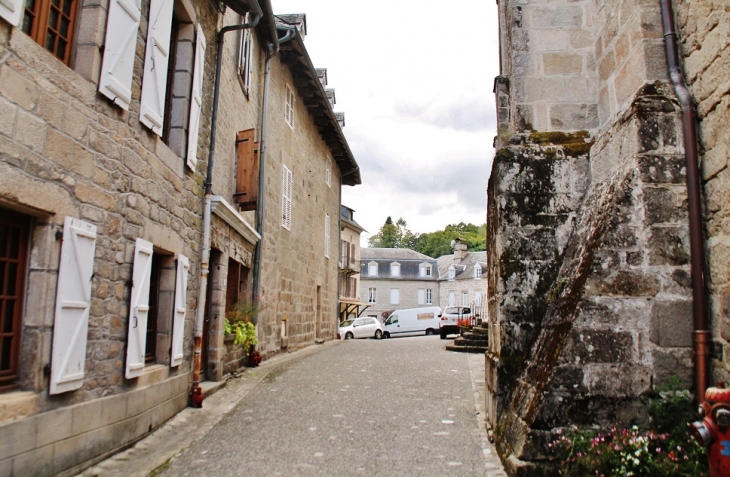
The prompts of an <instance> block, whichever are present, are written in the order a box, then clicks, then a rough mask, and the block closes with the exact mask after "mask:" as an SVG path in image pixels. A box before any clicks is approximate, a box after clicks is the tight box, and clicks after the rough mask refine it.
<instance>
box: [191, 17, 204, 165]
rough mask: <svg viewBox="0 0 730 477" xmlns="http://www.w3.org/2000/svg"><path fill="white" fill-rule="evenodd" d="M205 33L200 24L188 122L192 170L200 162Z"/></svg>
mask: <svg viewBox="0 0 730 477" xmlns="http://www.w3.org/2000/svg"><path fill="white" fill-rule="evenodd" d="M204 73H205V35H204V34H203V29H202V28H201V26H200V25H198V33H197V35H196V36H195V66H194V69H193V89H192V98H191V101H190V121H189V123H188V154H187V164H188V167H189V168H190V169H192V170H195V166H196V165H197V164H198V132H199V131H200V112H201V109H202V107H203V78H204V77H205V74H204Z"/></svg>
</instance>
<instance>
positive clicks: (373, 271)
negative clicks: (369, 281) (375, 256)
mask: <svg viewBox="0 0 730 477" xmlns="http://www.w3.org/2000/svg"><path fill="white" fill-rule="evenodd" d="M368 276H369V277H377V276H378V262H370V263H368Z"/></svg>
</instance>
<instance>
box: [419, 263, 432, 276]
mask: <svg viewBox="0 0 730 477" xmlns="http://www.w3.org/2000/svg"><path fill="white" fill-rule="evenodd" d="M432 270H433V267H431V264H429V263H422V264H421V266H420V270H419V271H420V274H419V275H420V276H421V277H427V278H430V277H431V274H432V273H433V272H432Z"/></svg>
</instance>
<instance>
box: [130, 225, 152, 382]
mask: <svg viewBox="0 0 730 477" xmlns="http://www.w3.org/2000/svg"><path fill="white" fill-rule="evenodd" d="M133 267H134V268H133V269H132V297H131V303H130V304H129V336H128V337H127V369H126V374H125V375H126V377H127V379H131V378H136V377H138V376H141V375H142V372H143V371H144V352H145V343H146V338H147V315H148V313H149V310H150V276H151V275H152V244H151V243H150V242H147V241H146V240H142V239H140V238H138V239H137V244H136V246H135V247H134V265H133Z"/></svg>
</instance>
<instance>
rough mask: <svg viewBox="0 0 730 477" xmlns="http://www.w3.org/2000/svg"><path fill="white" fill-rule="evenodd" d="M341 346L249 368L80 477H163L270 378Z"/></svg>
mask: <svg viewBox="0 0 730 477" xmlns="http://www.w3.org/2000/svg"><path fill="white" fill-rule="evenodd" d="M341 343H342V341H339V340H333V341H327V342H325V343H323V344H318V345H311V346H308V347H306V348H303V349H300V350H297V351H294V352H291V353H286V354H278V355H275V356H273V357H272V358H271V359H268V360H266V361H264V362H262V363H261V364H260V365H259V366H258V367H257V368H246V370H245V371H244V372H243V373H241V374H239V375H237V376H235V377H232V378H229V379H228V380H227V381H225V384H224V385H222V386H217V385H214V386H212V387H211V388H215V389H210V390H209V391H210V392H212V393H213V394H211V395H209V396H206V398H205V400H204V401H203V407H202V408H201V409H195V408H191V407H187V408H185V409H183V410H182V411H180V412H179V413H178V414H176V415H175V416H174V417H173V418H172V419H170V420H168V421H167V422H165V423H164V424H163V425H162V426H160V427H159V428H158V429H156V430H155V431H153V432H152V433H150V434H149V435H147V436H146V437H145V438H143V439H142V440H140V441H138V442H137V443H136V444H134V445H133V446H132V447H130V448H129V449H127V450H124V451H122V452H119V453H118V454H115V455H113V456H112V457H110V458H108V459H106V460H104V461H102V462H100V463H98V464H97V465H95V466H93V467H90V468H89V469H87V470H86V471H84V472H82V473H80V474H78V476H79V477H127V476H130V477H148V476H155V475H159V474H160V473H162V472H164V470H165V469H166V468H167V466H168V465H169V463H170V461H171V460H172V459H173V458H175V457H176V456H177V455H179V454H180V453H181V452H183V451H184V450H185V449H187V448H188V447H190V446H191V445H192V444H193V443H195V442H196V441H197V440H198V439H200V438H201V437H203V436H205V434H206V433H207V432H208V431H210V430H211V429H212V428H213V427H214V426H215V425H216V424H217V423H218V422H219V421H220V420H221V419H222V418H223V417H224V416H225V415H226V414H228V413H229V412H230V411H232V410H233V409H234V408H235V407H236V405H237V404H238V403H239V402H241V401H242V400H243V399H244V398H245V397H246V396H247V395H248V393H249V392H251V390H253V389H254V388H255V387H256V386H257V385H258V384H259V383H260V382H261V381H263V380H264V379H266V377H267V376H268V375H269V374H271V373H272V372H274V371H277V370H279V369H282V368H284V367H286V366H287V365H289V364H290V363H292V362H294V361H299V360H301V359H304V358H307V357H309V356H311V355H313V354H316V353H318V352H320V351H323V350H325V349H328V348H330V347H332V346H337V345H339V344H341ZM216 391H217V392H216Z"/></svg>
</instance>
